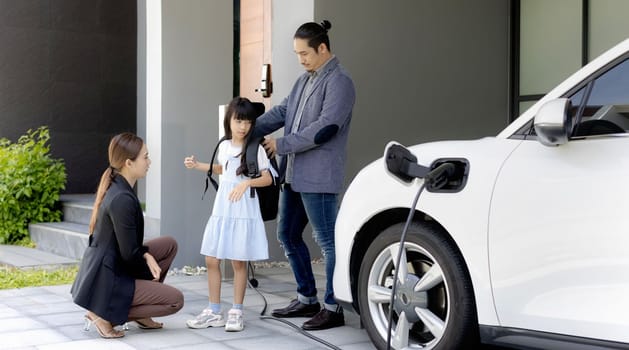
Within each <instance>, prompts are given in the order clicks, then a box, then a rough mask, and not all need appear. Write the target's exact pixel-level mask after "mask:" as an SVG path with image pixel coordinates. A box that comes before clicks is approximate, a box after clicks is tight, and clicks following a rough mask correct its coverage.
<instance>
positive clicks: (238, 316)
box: [225, 309, 245, 332]
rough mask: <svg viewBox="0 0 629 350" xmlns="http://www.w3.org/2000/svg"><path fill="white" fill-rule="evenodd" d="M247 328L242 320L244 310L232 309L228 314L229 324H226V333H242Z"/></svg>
mask: <svg viewBox="0 0 629 350" xmlns="http://www.w3.org/2000/svg"><path fill="white" fill-rule="evenodd" d="M244 328H245V323H244V321H243V319H242V310H238V309H231V310H229V312H228V313H227V323H225V332H240V331H242V330H243V329H244Z"/></svg>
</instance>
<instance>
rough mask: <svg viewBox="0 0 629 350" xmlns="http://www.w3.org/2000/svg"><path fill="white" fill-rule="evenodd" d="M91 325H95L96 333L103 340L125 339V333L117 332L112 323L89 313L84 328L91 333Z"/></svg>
mask: <svg viewBox="0 0 629 350" xmlns="http://www.w3.org/2000/svg"><path fill="white" fill-rule="evenodd" d="M91 325H94V327H96V331H97V332H98V334H99V335H100V336H101V337H102V338H105V339H111V338H122V337H124V332H123V331H117V330H115V329H114V327H112V326H111V323H109V322H107V321H105V320H103V319H102V318H100V317H98V316H96V315H95V314H93V313H91V312H88V313H87V314H86V315H85V326H84V327H83V330H85V331H89V330H90V326H91Z"/></svg>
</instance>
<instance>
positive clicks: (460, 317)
mask: <svg viewBox="0 0 629 350" xmlns="http://www.w3.org/2000/svg"><path fill="white" fill-rule="evenodd" d="M435 226H436V225H430V224H426V223H422V224H412V225H410V227H409V231H408V233H407V236H406V237H407V238H406V242H405V245H404V246H405V250H404V252H403V254H402V257H401V260H400V262H401V263H400V268H399V272H398V276H397V281H396V282H395V283H396V284H397V286H396V296H395V301H394V303H393V315H392V322H391V323H392V327H391V328H392V329H391V348H393V349H406V348H411V349H417V348H421V349H458V348H467V347H469V346H471V345H474V344H475V343H476V342H477V339H478V336H477V334H478V331H477V329H478V322H477V317H476V307H475V304H474V294H473V290H472V285H471V282H470V278H469V274H468V272H467V268H466V266H465V264H464V261H463V259H462V257H461V254H460V253H459V251H458V249H457V248H456V246H455V245H454V244H453V243H452V242H451V240H450V239H447V238H446V237H445V235H444V234H442V233H441V230H440V229H439V228H438V227H435ZM403 228H404V224H396V225H394V226H391V227H389V228H387V229H386V230H384V231H383V232H382V233H381V234H380V235H378V236H377V237H376V239H375V240H374V241H373V242H372V243H371V245H370V246H369V248H368V249H367V252H366V254H365V256H364V258H363V261H362V263H361V267H360V273H359V279H358V304H359V307H360V317H361V321H362V323H363V325H364V327H365V329H366V331H367V334H369V337H370V338H371V340H372V342H373V343H374V345H375V346H376V347H377V348H378V349H385V348H386V347H387V332H388V329H389V328H388V324H389V321H388V320H389V309H390V306H391V304H390V301H391V292H392V287H393V283H394V281H393V279H394V274H395V267H394V263H396V262H397V256H398V251H399V248H400V238H401V234H402V230H403Z"/></svg>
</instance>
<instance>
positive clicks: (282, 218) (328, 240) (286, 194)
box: [277, 184, 339, 311]
mask: <svg viewBox="0 0 629 350" xmlns="http://www.w3.org/2000/svg"><path fill="white" fill-rule="evenodd" d="M337 213H338V194H335V193H300V192H294V191H293V190H292V189H291V187H290V185H289V184H286V185H284V189H283V191H282V192H281V195H280V205H279V221H278V225H277V239H278V240H279V242H280V244H281V245H282V247H283V248H284V254H285V255H286V258H287V259H288V263H289V264H290V267H291V269H292V270H293V274H294V275H295V281H296V282H297V294H298V299H299V301H301V302H302V303H306V304H314V303H316V302H317V301H318V300H317V286H316V285H315V278H314V274H313V273H312V265H311V259H310V252H309V251H308V247H307V246H306V243H305V242H304V240H303V232H304V228H305V227H306V224H307V223H308V222H310V224H311V225H312V229H313V237H314V239H315V242H317V244H319V247H320V248H321V252H322V253H323V260H324V263H325V278H326V286H325V297H324V303H325V304H326V305H325V306H326V308H327V309H330V310H332V311H338V309H339V308H338V305H337V302H336V300H335V299H334V290H333V288H332V274H333V273H334V264H335V263H336V255H335V252H334V225H335V224H336V215H337Z"/></svg>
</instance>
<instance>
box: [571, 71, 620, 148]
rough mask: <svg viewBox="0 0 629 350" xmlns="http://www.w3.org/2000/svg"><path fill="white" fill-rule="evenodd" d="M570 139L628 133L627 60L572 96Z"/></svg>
mask: <svg viewBox="0 0 629 350" xmlns="http://www.w3.org/2000/svg"><path fill="white" fill-rule="evenodd" d="M570 101H571V102H572V106H573V108H572V110H571V114H572V116H573V118H574V119H573V125H575V126H574V129H573V136H589V135H603V134H616V133H624V132H628V131H629V59H625V60H624V61H622V62H621V63H619V64H617V65H616V66H615V67H613V68H611V69H609V70H607V71H606V72H605V73H603V74H602V75H600V76H598V77H597V78H596V79H594V80H593V81H592V82H590V83H589V84H587V85H586V86H584V87H582V88H581V89H580V90H578V91H577V92H576V93H574V94H573V95H572V96H570Z"/></svg>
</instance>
